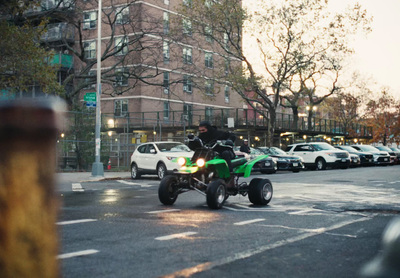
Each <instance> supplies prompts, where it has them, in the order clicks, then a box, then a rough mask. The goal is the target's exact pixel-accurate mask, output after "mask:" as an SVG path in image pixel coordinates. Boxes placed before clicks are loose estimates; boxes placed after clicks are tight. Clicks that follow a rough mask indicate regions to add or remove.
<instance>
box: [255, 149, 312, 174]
mask: <svg viewBox="0 0 400 278" xmlns="http://www.w3.org/2000/svg"><path fill="white" fill-rule="evenodd" d="M258 149H259V150H261V151H262V152H263V153H265V154H268V155H270V156H272V157H275V158H276V159H277V162H278V170H288V171H293V172H299V171H300V170H302V169H303V168H304V164H303V158H301V157H300V156H297V155H289V154H287V153H286V152H284V151H283V150H281V149H280V148H277V147H260V148H258Z"/></svg>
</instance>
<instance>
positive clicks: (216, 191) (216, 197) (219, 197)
mask: <svg viewBox="0 0 400 278" xmlns="http://www.w3.org/2000/svg"><path fill="white" fill-rule="evenodd" d="M226 199H227V194H226V188H225V184H224V182H223V180H221V179H218V180H215V181H212V182H211V183H210V184H209V185H208V187H207V205H208V207H209V208H211V209H220V208H222V206H223V205H224V203H225V200H226Z"/></svg>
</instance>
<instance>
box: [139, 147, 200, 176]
mask: <svg viewBox="0 0 400 278" xmlns="http://www.w3.org/2000/svg"><path fill="white" fill-rule="evenodd" d="M193 154H194V152H193V151H191V150H190V149H189V147H188V146H186V145H185V144H182V143H180V142H167V141H165V142H149V143H144V144H141V145H139V146H138V147H137V148H136V149H135V151H134V152H133V153H132V155H131V177H132V179H137V178H140V176H141V175H142V174H157V176H158V178H159V179H162V178H163V177H164V176H165V175H166V174H167V173H172V172H173V171H174V170H177V169H178V168H179V165H178V163H177V162H176V161H174V159H175V158H178V157H180V156H185V157H192V156H193Z"/></svg>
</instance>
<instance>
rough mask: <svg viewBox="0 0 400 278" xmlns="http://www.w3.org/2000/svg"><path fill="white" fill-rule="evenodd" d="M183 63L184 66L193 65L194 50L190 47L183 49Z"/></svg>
mask: <svg viewBox="0 0 400 278" xmlns="http://www.w3.org/2000/svg"><path fill="white" fill-rule="evenodd" d="M183 63H184V64H191V63H192V48H190V47H184V48H183Z"/></svg>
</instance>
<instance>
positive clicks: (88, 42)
mask: <svg viewBox="0 0 400 278" xmlns="http://www.w3.org/2000/svg"><path fill="white" fill-rule="evenodd" d="M75 5H76V6H75V10H76V11H75V16H76V17H81V18H80V19H79V18H76V19H75V22H77V21H79V20H81V21H82V22H83V24H82V25H81V30H80V32H81V34H79V36H81V40H82V43H83V45H84V48H85V49H84V52H85V56H87V57H89V60H90V59H92V60H95V58H96V40H97V28H98V26H99V22H98V20H97V11H98V2H97V1H84V0H80V1H77V2H76V3H75ZM180 5H190V1H187V0H145V1H127V0H104V1H103V8H102V10H103V15H102V23H101V24H102V26H101V28H102V34H101V37H102V52H103V53H108V54H109V53H111V52H112V51H110V50H105V49H107V48H108V49H112V48H114V50H113V51H115V52H116V54H115V55H113V56H112V57H109V58H107V59H104V60H103V61H102V64H101V68H102V76H103V78H102V80H103V81H102V98H101V106H102V113H103V115H104V116H103V120H104V121H106V122H109V121H110V120H112V126H110V128H113V129H114V130H115V131H117V132H124V130H125V132H126V128H125V129H124V130H122V129H121V127H127V126H128V128H129V131H130V132H133V133H135V129H137V128H138V127H139V126H140V129H141V130H142V129H143V128H145V129H146V128H150V129H151V133H152V132H153V127H155V126H159V125H162V126H163V127H165V128H168V127H169V126H174V128H172V129H170V133H171V132H172V133H174V130H176V131H178V130H180V129H182V122H183V120H185V121H186V122H187V124H188V126H195V125H197V123H198V121H199V120H200V119H205V118H207V119H209V120H212V119H213V117H215V116H216V114H220V112H219V111H221V110H225V111H233V109H235V108H243V101H242V100H241V98H240V96H239V95H237V94H235V93H231V89H230V87H229V84H228V83H226V82H224V80H221V76H222V77H223V74H222V75H221V72H225V71H227V70H229V69H228V68H227V62H226V61H228V60H229V57H226V56H223V55H221V54H220V52H221V51H220V50H221V49H220V48H219V47H220V46H219V45H218V44H217V43H215V42H213V40H212V39H209V38H207V37H206V36H204V34H199V33H197V32H195V31H194V28H192V26H193V25H194V24H198V23H193V22H190V21H189V20H186V19H184V18H182V17H181V16H180V14H179V13H178V12H177V11H178V10H179V6H180ZM107 51H108V52H107ZM88 63H90V61H89V62H84V63H82V62H81V61H76V62H75V68H77V67H84V66H87V64H88ZM229 63H230V66H234V65H235V63H236V65H240V62H238V61H235V60H230V61H229ZM95 67H96V66H93V67H92V68H91V69H90V71H89V72H88V73H89V75H90V76H93V77H94V76H95V69H96V68H95ZM113 71H114V72H113ZM216 78H218V79H219V80H220V82H215V81H214V80H215V79H216ZM93 80H94V78H92V81H93ZM94 90H95V84H94V83H93V82H92V85H89V86H86V87H85V89H84V90H82V94H81V96H80V97H81V99H83V97H84V94H85V93H87V92H93V91H94ZM156 112H158V113H156ZM225 115H229V112H225ZM139 118H140V120H141V121H142V122H141V123H138V122H137V121H138V119H139ZM144 120H145V121H146V123H147V124H144V125H143V121H144ZM128 122H129V124H128ZM142 133H143V132H142V131H141V134H142ZM170 135H171V134H170ZM172 136H173V135H172ZM163 139H166V138H163ZM142 141H143V140H142Z"/></svg>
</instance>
